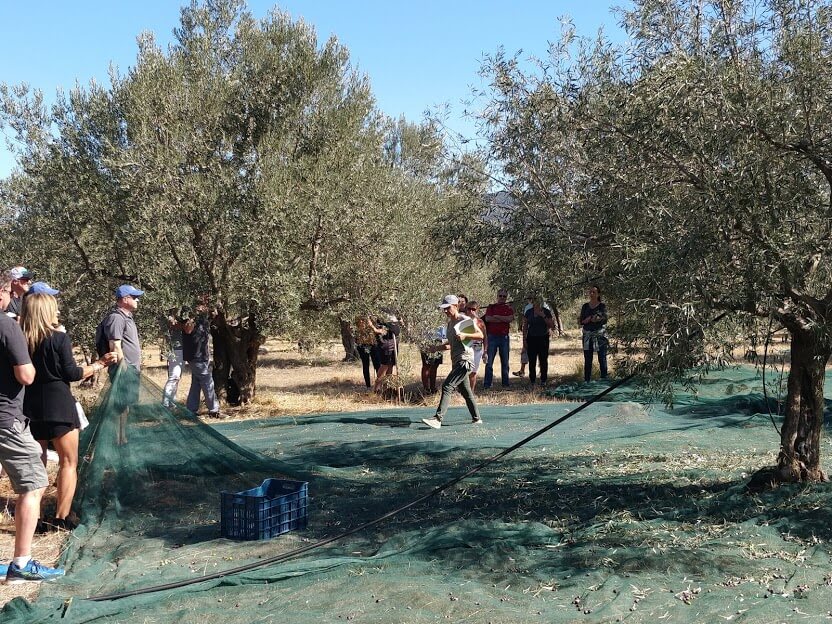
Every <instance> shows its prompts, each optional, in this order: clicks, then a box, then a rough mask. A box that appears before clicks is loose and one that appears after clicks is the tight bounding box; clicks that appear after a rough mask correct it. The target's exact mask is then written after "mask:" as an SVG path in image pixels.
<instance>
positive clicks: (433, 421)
mask: <svg viewBox="0 0 832 624" xmlns="http://www.w3.org/2000/svg"><path fill="white" fill-rule="evenodd" d="M437 307H438V308H439V309H440V310H442V311H443V312H444V313H445V315H446V316H447V317H448V330H447V334H446V335H447V340H446V341H445V342H444V343H443V344H442V346H438V347H435V348H434V349H435V350H442V349H450V350H451V367H452V368H451V372H450V373H448V376H447V377H446V378H445V382H444V383H443V384H442V397H441V398H440V399H439V407H437V408H436V414H435V415H434V416H433V417H432V418H423V419H422V422H423V423H425V424H426V425H427V426H428V427H431V428H433V429H439V428H440V427H441V426H442V419H443V418H444V417H445V413H446V412H447V411H448V406H449V405H450V403H451V395H452V394H453V392H454V390H459V393H460V394H461V395H462V398H464V399H465V404H466V405H467V406H468V412H469V413H470V414H471V422H472V423H473V424H475V425H480V424H482V418H480V413H479V410H478V409H477V401H476V399H474V393H473V392H471V381H470V379H469V375H470V374H471V371H472V370H473V368H474V350H473V349H472V348H471V347H470V346H468V345H466V344H465V340H482V339H483V338H484V337H485V336H484V335H483V333H482V330H481V329H480V328H479V326H478V325H477V324H476V323H475V324H474V328H473V331H471V332H466V333H465V334H464V335H463V334H458V333H457V331H456V326H457V324H458V323H460V322H462V321H464V320H467V319H469V317H467V316H465V315H464V314H461V313H460V311H459V299H458V298H457V297H456V295H445V298H444V299H442V303H440V304H439V305H438V306H437Z"/></svg>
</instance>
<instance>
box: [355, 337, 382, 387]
mask: <svg viewBox="0 0 832 624" xmlns="http://www.w3.org/2000/svg"><path fill="white" fill-rule="evenodd" d="M358 355H359V357H360V358H361V368H362V369H363V371H364V384H365V385H366V386H367V387H368V388H370V387H372V385H373V384H372V383H371V382H370V362H371V361H372V363H373V368H374V369H375V371H376V373H378V367H379V365H380V362H379V353H378V347H377V346H375V345H373V346H372V347H367V346H364V345H358Z"/></svg>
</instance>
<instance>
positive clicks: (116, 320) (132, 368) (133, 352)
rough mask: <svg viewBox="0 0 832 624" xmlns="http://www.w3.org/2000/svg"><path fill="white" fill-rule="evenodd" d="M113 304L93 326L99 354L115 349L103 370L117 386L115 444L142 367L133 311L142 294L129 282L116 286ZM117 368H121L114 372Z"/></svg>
mask: <svg viewBox="0 0 832 624" xmlns="http://www.w3.org/2000/svg"><path fill="white" fill-rule="evenodd" d="M115 294H116V304H115V306H113V307H112V308H110V310H109V311H108V312H107V314H106V315H105V316H104V318H103V319H101V322H100V323H99V324H98V327H97V328H96V329H95V348H96V351H98V355H99V357H101V356H103V355H104V354H105V353H109V352H115V354H116V359H115V361H114V362H113V363H112V364H111V365H110V367H109V368H108V369H107V373H108V374H109V375H110V381H111V382H112V383H113V384H114V385H116V384H117V385H118V386H119V390H120V391H119V392H117V393H116V397H117V404H116V405H115V409H116V411H117V412H119V414H120V416H119V430H118V440H117V442H118V444H120V445H121V444H126V443H127V436H126V433H125V432H126V425H127V417H128V414H129V411H130V406H131V405H134V404H136V403H137V402H138V400H139V372H140V371H141V368H142V347H141V343H140V342H139V331H138V329H137V328H136V321H135V320H134V319H133V314H134V313H135V312H136V310H137V309H138V307H139V297H141V296H142V295H144V291H143V290H139V289H138V288H135V287H133V286H131V285H130V284H122V285H121V286H119V287H118V288H116V292H115ZM118 370H122V371H123V372H122V373H121V374H118Z"/></svg>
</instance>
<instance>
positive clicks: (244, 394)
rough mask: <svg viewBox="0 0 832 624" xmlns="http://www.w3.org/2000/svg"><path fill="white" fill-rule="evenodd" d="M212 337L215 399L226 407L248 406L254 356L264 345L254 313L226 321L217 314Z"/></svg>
mask: <svg viewBox="0 0 832 624" xmlns="http://www.w3.org/2000/svg"><path fill="white" fill-rule="evenodd" d="M212 335H213V338H214V385H215V386H216V388H217V395H218V396H219V397H220V398H221V399H224V400H225V401H226V403H229V404H242V405H245V404H247V403H250V402H251V400H252V399H253V398H254V395H255V392H256V385H255V382H256V379H257V356H258V354H259V352H260V346H261V345H262V344H263V342H264V341H265V339H264V337H263V336H262V335H260V331H259V330H258V327H257V318H256V315H255V313H254V312H251V313H250V314H249V315H248V316H245V317H241V318H236V319H227V318H226V316H225V313H224V311H222V310H220V311H218V313H217V316H216V317H215V319H214V323H213V326H212ZM235 395H236V396H235Z"/></svg>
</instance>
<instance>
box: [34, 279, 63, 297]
mask: <svg viewBox="0 0 832 624" xmlns="http://www.w3.org/2000/svg"><path fill="white" fill-rule="evenodd" d="M29 294H30V295H52V296H53V297H54V296H55V295H59V294H61V291H60V290H56V289H54V288H52V287H51V286H50V285H49V284H47V283H46V282H35V283H34V284H32V285H31V286H29Z"/></svg>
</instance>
